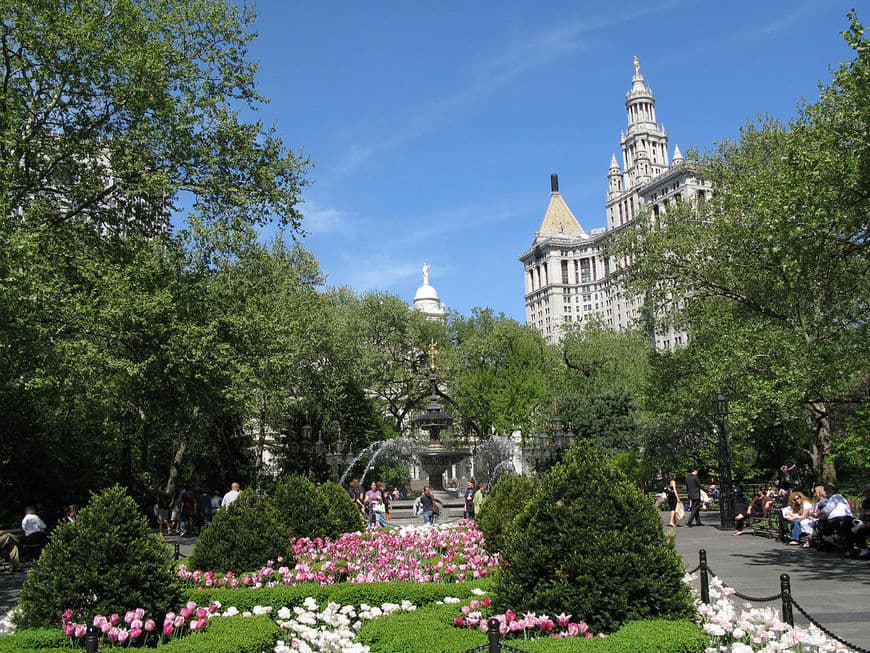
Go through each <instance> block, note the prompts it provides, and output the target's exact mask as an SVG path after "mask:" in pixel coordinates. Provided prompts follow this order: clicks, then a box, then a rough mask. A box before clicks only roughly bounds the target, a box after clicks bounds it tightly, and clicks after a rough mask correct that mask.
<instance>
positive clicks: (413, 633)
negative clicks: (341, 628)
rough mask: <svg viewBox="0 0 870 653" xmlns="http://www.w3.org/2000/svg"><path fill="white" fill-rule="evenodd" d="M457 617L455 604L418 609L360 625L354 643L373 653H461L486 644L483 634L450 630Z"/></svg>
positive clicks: (458, 629) (469, 629)
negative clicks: (368, 648)
mask: <svg viewBox="0 0 870 653" xmlns="http://www.w3.org/2000/svg"><path fill="white" fill-rule="evenodd" d="M454 596H455V595H454ZM442 598H444V597H442ZM458 614H459V605H456V604H454V605H449V604H448V605H430V606H426V607H423V608H419V607H418V608H417V610H415V611H414V612H401V613H396V614H393V615H390V616H389V617H387V618H383V619H375V620H374V621H369V622H366V623H364V624H363V627H362V628H360V631H359V633H358V635H357V641H359V642H360V643H361V644H365V645H367V646H370V647H371V649H372V651H377V653H413V652H414V651H420V653H438V652H439V651H443V652H445V653H447V652H449V653H461V652H462V651H467V650H468V649H470V648H474V647H476V646H480V645H481V644H486V642H487V635H486V633H483V632H481V631H479V630H472V629H471V628H456V627H455V626H453V618H454V617H455V616H456V615H458Z"/></svg>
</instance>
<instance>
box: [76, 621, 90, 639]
mask: <svg viewBox="0 0 870 653" xmlns="http://www.w3.org/2000/svg"><path fill="white" fill-rule="evenodd" d="M87 633H88V627H87V626H85V625H84V624H78V625H77V626H76V637H84V636H85V635H87Z"/></svg>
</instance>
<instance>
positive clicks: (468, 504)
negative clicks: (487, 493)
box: [463, 478, 477, 519]
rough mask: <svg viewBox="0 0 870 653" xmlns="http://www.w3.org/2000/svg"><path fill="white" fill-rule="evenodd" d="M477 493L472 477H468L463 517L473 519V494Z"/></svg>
mask: <svg viewBox="0 0 870 653" xmlns="http://www.w3.org/2000/svg"><path fill="white" fill-rule="evenodd" d="M475 494H477V487H476V486H475V485H474V479H473V478H470V479H468V483H467V484H466V487H465V495H464V497H463V498H464V499H465V514H464V515H463V517H464V518H465V519H474V495H475Z"/></svg>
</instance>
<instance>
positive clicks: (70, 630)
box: [63, 624, 76, 637]
mask: <svg viewBox="0 0 870 653" xmlns="http://www.w3.org/2000/svg"><path fill="white" fill-rule="evenodd" d="M75 632H76V627H75V624H64V625H63V634H64V635H66V636H67V637H72V636H73V635H74V634H75Z"/></svg>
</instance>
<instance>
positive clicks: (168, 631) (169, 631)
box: [163, 623, 175, 635]
mask: <svg viewBox="0 0 870 653" xmlns="http://www.w3.org/2000/svg"><path fill="white" fill-rule="evenodd" d="M173 630H175V628H173V627H172V624H171V623H168V624H164V626H163V634H164V635H171V634H172V631H173Z"/></svg>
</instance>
